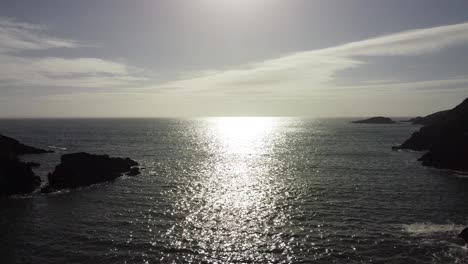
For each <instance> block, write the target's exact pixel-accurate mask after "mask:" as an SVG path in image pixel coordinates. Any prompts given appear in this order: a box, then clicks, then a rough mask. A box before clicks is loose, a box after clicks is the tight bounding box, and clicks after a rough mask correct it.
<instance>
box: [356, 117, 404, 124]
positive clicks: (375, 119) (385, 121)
mask: <svg viewBox="0 0 468 264" xmlns="http://www.w3.org/2000/svg"><path fill="white" fill-rule="evenodd" d="M352 123H355V124H395V123H396V122H395V121H393V120H392V119H391V118H388V117H383V116H376V117H371V118H368V119H364V120H358V121H353V122H352Z"/></svg>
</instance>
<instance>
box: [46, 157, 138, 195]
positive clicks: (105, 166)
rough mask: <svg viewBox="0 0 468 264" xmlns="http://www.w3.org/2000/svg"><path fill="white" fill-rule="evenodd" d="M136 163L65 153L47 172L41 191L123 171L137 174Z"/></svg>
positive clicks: (82, 183)
mask: <svg viewBox="0 0 468 264" xmlns="http://www.w3.org/2000/svg"><path fill="white" fill-rule="evenodd" d="M137 165H138V163H137V162H136V161H134V160H131V159H129V158H113V157H109V156H108V155H93V154H89V153H85V152H79V153H72V154H65V155H62V157H61V163H60V164H59V165H57V166H56V167H55V170H54V171H53V172H52V173H49V175H48V179H49V183H48V185H47V186H46V187H45V188H43V189H42V191H43V192H51V191H54V190H60V189H66V188H77V187H82V186H88V185H91V184H95V183H100V182H105V181H110V180H113V179H115V178H117V177H119V176H121V175H122V174H124V173H127V174H129V175H137V174H139V173H140V172H139V169H138V168H137V167H135V166H137Z"/></svg>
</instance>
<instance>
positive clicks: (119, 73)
mask: <svg viewBox="0 0 468 264" xmlns="http://www.w3.org/2000/svg"><path fill="white" fill-rule="evenodd" d="M47 30H48V28H47V27H46V26H43V25H36V24H30V23H23V22H18V21H16V20H13V19H11V18H5V17H0V83H1V84H3V85H2V86H0V88H2V87H5V86H6V85H8V87H15V86H67V87H88V88H92V87H95V88H99V87H119V86H132V85H137V84H140V83H142V82H145V81H148V80H149V79H148V78H146V77H144V76H138V74H137V72H139V71H140V70H139V69H136V68H132V67H129V66H127V65H126V64H124V63H121V62H115V61H109V60H103V59H100V58H89V57H81V58H80V57H79V58H60V57H31V56H27V55H25V54H24V53H23V52H24V51H28V50H43V51H47V50H50V49H56V48H68V49H73V48H83V47H93V46H92V45H89V44H83V43H80V42H78V41H75V40H68V39H61V38H55V37H51V36H49V35H47V34H46V32H47ZM4 89H5V88H4Z"/></svg>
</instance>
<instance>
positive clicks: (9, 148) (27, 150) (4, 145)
mask: <svg viewBox="0 0 468 264" xmlns="http://www.w3.org/2000/svg"><path fill="white" fill-rule="evenodd" d="M50 152H53V151H50V150H45V149H40V148H35V147H30V146H27V145H24V144H22V143H20V142H19V141H18V140H16V139H13V138H10V137H7V136H3V135H0V155H3V156H18V155H24V154H42V153H50Z"/></svg>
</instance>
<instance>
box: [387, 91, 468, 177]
mask: <svg viewBox="0 0 468 264" xmlns="http://www.w3.org/2000/svg"><path fill="white" fill-rule="evenodd" d="M394 149H411V150H418V151H427V152H426V153H425V154H424V155H423V156H422V157H421V158H420V159H419V160H421V161H422V164H423V165H424V166H430V167H436V168H440V169H452V170H460V171H468V98H467V99H465V100H464V101H463V102H462V103H461V104H459V105H458V106H457V107H455V108H453V109H452V110H449V111H447V112H446V113H445V114H443V116H442V117H441V118H440V119H439V120H436V121H434V122H433V123H432V124H430V125H427V126H424V127H422V128H421V129H420V130H419V131H418V132H415V133H413V135H412V136H411V137H410V138H409V139H408V140H406V141H405V142H404V143H403V144H402V145H400V146H398V147H394Z"/></svg>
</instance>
